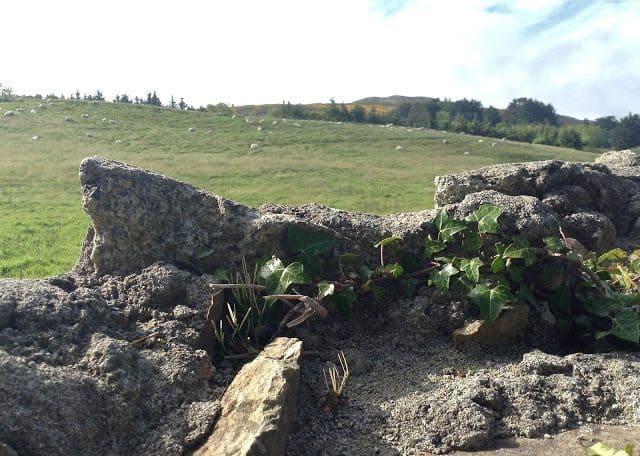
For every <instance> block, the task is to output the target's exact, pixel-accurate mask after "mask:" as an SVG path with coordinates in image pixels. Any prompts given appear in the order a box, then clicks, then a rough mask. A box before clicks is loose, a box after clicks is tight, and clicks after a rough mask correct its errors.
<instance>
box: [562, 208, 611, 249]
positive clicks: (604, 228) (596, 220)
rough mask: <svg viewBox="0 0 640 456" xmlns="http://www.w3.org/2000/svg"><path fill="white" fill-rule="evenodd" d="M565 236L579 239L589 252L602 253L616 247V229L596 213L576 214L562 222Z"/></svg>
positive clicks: (606, 219)
mask: <svg viewBox="0 0 640 456" xmlns="http://www.w3.org/2000/svg"><path fill="white" fill-rule="evenodd" d="M562 226H563V228H564V229H565V232H566V234H567V236H569V237H573V238H576V239H579V240H580V241H581V242H582V244H583V245H584V246H585V247H586V248H587V249H589V250H594V251H596V252H604V251H606V250H609V249H611V248H613V247H615V246H616V245H619V244H618V243H617V239H616V227H615V226H614V224H613V223H612V222H611V220H609V219H608V218H607V217H606V216H605V215H603V214H600V213H598V212H577V213H575V214H571V215H568V216H566V217H564V219H563V220H562Z"/></svg>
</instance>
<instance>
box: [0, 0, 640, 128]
mask: <svg viewBox="0 0 640 456" xmlns="http://www.w3.org/2000/svg"><path fill="white" fill-rule="evenodd" d="M574 3H575V2H574ZM574 3H571V2H568V1H559V0H542V1H541V0H516V1H506V0H503V1H499V0H495V1H490V0H478V1H473V0H460V1H455V2H453V1H448V2H443V1H436V0H414V1H407V0H373V1H369V0H350V1H348V2H345V1H342V0H325V1H323V2H301V1H299V0H273V1H271V2H266V1H261V0H234V1H229V2H222V1H216V2H209V1H206V0H183V1H182V2H179V3H168V2H166V3H165V2H153V1H149V0H144V1H124V0H111V1H110V2H108V3H103V4H98V3H95V2H87V1H80V0H60V1H58V2H49V1H36V0H21V1H20V2H17V1H16V2H7V5H3V16H5V17H10V18H15V20H8V21H4V22H3V24H2V33H3V35H4V36H11V37H12V39H11V41H10V44H9V43H8V44H7V45H5V46H3V49H2V51H1V52H2V54H1V58H2V73H0V82H1V83H3V84H6V85H9V86H12V87H14V89H15V90H16V91H17V92H24V93H36V92H39V93H43V94H44V93H49V92H56V93H60V92H62V93H65V94H69V93H71V92H73V91H75V90H76V88H77V89H79V90H80V91H81V92H86V93H90V92H94V91H95V90H96V89H100V90H102V91H103V92H104V93H105V94H107V95H108V96H114V95H115V94H116V93H123V92H126V93H128V94H129V95H131V96H133V95H143V94H144V93H145V92H146V91H148V90H156V91H157V92H158V95H159V96H160V97H161V99H163V101H166V100H168V99H169V97H170V95H174V96H175V97H184V98H185V99H186V101H188V102H190V103H192V104H194V105H196V106H197V105H198V104H206V103H215V102H218V101H225V102H229V103H235V104H245V103H266V102H272V103H279V102H281V101H282V100H290V101H291V102H293V103H297V102H303V103H305V102H314V101H317V102H326V101H327V100H328V99H329V98H331V97H335V98H336V99H337V100H338V101H351V100H354V99H357V98H361V97H364V96H372V95H392V94H407V95H427V96H439V97H449V98H454V99H455V98H461V97H468V98H469V97H473V98H476V99H480V100H481V101H482V102H483V103H484V104H485V105H489V104H493V105H495V106H499V107H504V106H506V104H508V102H509V101H510V100H511V99H512V98H515V97H519V96H529V97H534V98H538V99H540V100H542V101H545V102H550V103H552V104H554V106H556V109H557V111H559V112H561V113H566V114H571V115H575V116H578V117H584V116H588V117H597V116H600V115H606V114H616V115H624V114H626V113H627V112H629V111H636V112H637V111H638V110H639V109H638V105H639V104H640V103H639V102H640V91H639V90H638V83H637V82H634V81H638V80H640V78H639V76H640V60H639V59H640V54H639V53H638V52H637V49H638V46H639V45H640V28H639V27H637V24H638V23H639V21H640V8H637V6H636V3H635V0H628V1H616V2H602V1H600V2H595V1H590V0H583V1H581V2H578V3H579V5H578V6H576V5H575V4H574ZM18 18H20V19H21V20H18Z"/></svg>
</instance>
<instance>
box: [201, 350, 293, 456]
mask: <svg viewBox="0 0 640 456" xmlns="http://www.w3.org/2000/svg"><path fill="white" fill-rule="evenodd" d="M301 353H302V341H300V340H298V339H290V338H287V337H279V338H277V339H275V340H274V341H273V342H271V343H270V344H269V345H267V346H266V347H265V348H264V350H263V351H262V352H261V353H260V355H258V357H257V358H256V359H255V360H253V361H252V362H250V363H247V364H245V365H244V367H243V368H242V369H241V370H240V372H238V374H237V375H236V377H235V379H234V380H233V382H232V383H231V385H230V386H229V389H228V390H227V392H226V393H225V394H224V396H223V398H222V403H221V405H222V415H221V417H220V419H219V420H218V422H217V423H216V426H215V428H214V430H213V434H211V437H209V439H208V440H207V442H206V443H205V444H204V445H203V446H202V447H201V448H200V449H198V450H197V451H196V452H195V453H194V456H220V455H228V456H232V455H233V456H245V455H246V456H249V455H269V456H278V455H283V454H284V450H285V444H286V442H287V438H288V436H289V430H290V429H291V425H292V424H293V421H294V420H295V416H296V406H297V397H298V385H299V383H300V365H299V359H300V355H301Z"/></svg>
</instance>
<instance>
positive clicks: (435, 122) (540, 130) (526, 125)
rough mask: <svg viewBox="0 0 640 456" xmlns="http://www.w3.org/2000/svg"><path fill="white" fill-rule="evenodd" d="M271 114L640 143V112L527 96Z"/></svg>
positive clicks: (575, 142)
mask: <svg viewBox="0 0 640 456" xmlns="http://www.w3.org/2000/svg"><path fill="white" fill-rule="evenodd" d="M22 98H29V97H23V96H17V95H15V94H14V93H13V90H12V89H11V88H10V87H6V86H3V85H2V84H0V101H14V100H17V99H22ZM33 98H35V99H42V98H43V97H42V95H40V94H36V95H35V96H34V97H33ZM44 98H47V99H65V97H64V95H60V96H57V95H55V94H53V93H51V94H48V95H46V97H44ZM69 99H71V100H86V101H105V98H104V95H103V93H102V92H101V91H100V90H96V92H95V93H94V94H84V95H81V94H80V91H78V90H76V91H75V93H72V94H71V95H70V96H69ZM113 102H114V103H133V104H138V105H150V106H157V107H167V108H171V109H180V110H182V111H185V110H195V108H194V107H193V106H191V105H189V104H188V103H187V102H185V101H184V98H180V101H179V102H176V101H175V98H174V97H173V95H172V96H171V100H170V101H169V103H168V104H166V105H163V104H162V102H161V100H160V98H159V97H158V95H157V94H156V91H155V90H154V91H150V92H147V94H146V96H144V97H139V96H135V97H133V98H131V97H130V96H129V95H127V94H126V93H124V94H121V95H116V96H115V98H114V99H113ZM198 110H199V111H210V112H215V113H218V114H221V115H230V114H232V113H233V112H234V109H233V108H232V107H229V106H228V105H226V104H224V103H218V104H216V105H212V104H209V105H207V106H206V107H204V106H200V107H199V108H198ZM271 115H273V116H276V117H286V118H296V119H315V120H329V121H337V122H361V123H371V124H394V125H402V126H406V127H413V128H419V127H423V128H431V129H439V130H447V131H454V132H459V133H469V134H473V135H479V136H488V137H494V138H506V139H510V140H514V141H524V142H529V143H534V144H547V145H553V146H563V147H573V148H575V149H582V148H584V147H587V148H590V149H603V148H613V149H618V150H620V149H627V148H633V147H638V146H640V116H639V115H638V114H632V113H629V114H628V115H627V116H625V117H623V118H621V119H617V118H616V117H614V116H606V117H600V118H598V119H596V120H595V121H590V120H587V119H585V120H583V121H582V122H579V123H574V124H571V125H566V124H565V125H561V122H560V119H559V117H558V115H557V114H556V111H555V108H554V107H553V106H552V105H551V104H545V103H543V102H541V101H538V100H534V99H532V98H524V97H522V98H515V99H513V100H512V101H511V102H510V103H509V105H508V106H507V107H506V109H503V110H500V109H497V108H495V107H494V106H489V107H487V108H485V107H484V106H483V105H482V103H481V102H480V101H478V100H473V99H471V100H468V99H466V98H463V99H461V100H456V101H452V100H449V99H444V100H440V99H439V98H434V99H430V100H428V101H422V102H405V103H400V104H398V105H397V106H395V107H393V108H387V107H379V108H378V109H376V105H362V104H355V105H351V106H347V105H345V104H344V103H340V104H338V103H336V101H335V100H334V99H331V100H330V103H329V105H326V106H323V107H322V108H318V106H317V105H315V106H313V105H311V106H310V105H301V104H295V105H294V104H291V103H290V102H284V101H283V102H282V105H279V106H277V107H275V108H272V109H271Z"/></svg>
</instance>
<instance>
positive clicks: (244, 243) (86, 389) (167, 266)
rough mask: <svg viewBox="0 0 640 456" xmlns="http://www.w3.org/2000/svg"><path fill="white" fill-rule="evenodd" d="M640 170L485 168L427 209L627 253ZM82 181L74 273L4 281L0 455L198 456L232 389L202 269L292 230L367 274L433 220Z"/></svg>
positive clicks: (93, 176) (87, 171) (168, 183)
mask: <svg viewBox="0 0 640 456" xmlns="http://www.w3.org/2000/svg"><path fill="white" fill-rule="evenodd" d="M639 167H640V163H639V160H638V157H637V156H636V155H635V154H633V153H631V152H615V153H610V154H605V155H604V156H603V157H601V158H600V159H599V160H598V163H592V164H577V163H563V162H558V161H550V162H539V163H531V164H521V165H500V166H494V167H488V168H484V169H481V170H478V171H474V172H467V173H461V174H458V175H452V176H443V177H440V178H438V179H437V184H438V189H437V193H436V202H437V204H438V205H439V206H440V207H442V208H443V209H444V210H446V211H447V212H448V213H449V214H450V215H452V216H464V215H467V214H468V213H470V212H471V211H473V210H475V209H476V208H477V207H478V206H479V205H480V204H482V203H484V202H491V203H493V204H496V205H498V206H500V207H502V208H503V210H504V215H503V218H502V220H503V222H504V224H505V225H506V228H507V230H509V231H511V232H521V233H523V234H525V235H526V236H528V237H529V238H530V239H531V240H532V241H534V242H539V241H540V240H541V239H542V237H543V236H545V235H549V234H551V235H556V234H557V228H558V226H562V227H563V228H564V229H565V230H566V231H567V232H568V234H570V235H572V236H573V237H576V238H578V239H579V240H581V241H582V242H583V243H584V244H585V245H587V246H588V247H590V248H595V249H605V248H608V247H609V246H611V245H613V244H616V243H630V244H633V243H635V244H637V243H638V239H639V238H640V220H639V217H640V177H639V176H640V171H639ZM80 180H81V185H82V192H83V205H84V208H85V210H86V212H87V213H88V214H89V216H90V217H91V227H90V229H89V231H88V234H87V237H86V239H85V242H84V244H83V247H82V252H81V255H80V259H79V261H78V263H77V265H76V267H75V268H74V271H73V272H72V273H69V274H63V275H61V276H58V277H54V278H50V279H47V280H11V279H0V377H1V379H2V381H0V403H2V404H3V407H0V447H6V448H13V449H14V450H15V451H17V452H18V454H33V455H41V454H47V455H56V454H60V455H63V454H77V455H84V454H86V455H89V454H98V453H104V454H181V453H185V452H188V451H192V450H194V449H196V448H197V447H198V446H200V445H201V444H202V443H203V442H205V441H206V440H207V438H208V437H209V435H210V434H211V432H212V429H214V426H215V423H216V421H217V419H218V415H219V414H220V410H221V405H220V402H219V401H216V400H214V399H215V398H219V397H220V396H221V394H222V392H223V391H224V387H225V386H226V385H227V384H228V383H229V382H230V381H231V376H232V375H233V373H232V370H231V367H230V366H226V367H222V368H221V369H219V370H218V371H216V370H215V369H214V368H213V366H211V363H210V361H209V357H208V355H207V353H206V352H205V351H203V350H201V347H199V346H198V342H197V341H198V340H199V336H200V332H201V330H202V328H203V327H204V325H205V320H206V314H207V310H208V306H209V298H210V295H209V288H208V283H209V282H210V281H212V280H213V278H212V277H210V276H207V275H206V274H205V275H203V274H202V271H213V270H214V269H215V268H217V267H227V268H230V269H232V270H233V269H237V268H238V266H239V264H240V262H241V259H242V258H243V257H245V258H246V260H247V262H248V264H253V262H255V261H256V260H257V259H260V258H268V257H269V256H271V255H278V256H280V257H282V258H283V259H286V252H285V251H284V248H283V240H284V237H285V234H286V230H287V227H288V226H289V225H291V224H293V225H297V226H300V227H303V228H305V229H307V230H312V231H313V230H317V231H323V232H330V233H332V234H333V235H334V236H335V237H336V239H337V245H336V253H337V252H345V251H359V252H360V253H361V254H362V256H363V257H364V258H365V260H367V261H369V262H370V263H371V264H375V262H376V261H377V258H376V256H377V254H378V252H377V251H376V250H375V249H373V248H372V244H373V243H374V242H376V241H378V240H380V239H382V238H384V237H387V236H390V235H398V236H401V237H402V238H403V239H404V244H403V248H404V249H405V250H407V251H419V250H420V248H421V243H422V240H423V239H424V237H425V235H426V234H427V233H429V232H433V226H432V223H431V222H432V220H433V218H434V216H435V213H436V211H435V210H425V211H420V212H415V213H408V214H396V215H393V216H376V215H368V214H360V213H349V212H345V211H341V210H338V209H333V208H329V207H325V206H319V205H315V204H310V205H305V206H302V207H288V206H278V205H272V204H266V205H264V206H262V207H260V208H258V209H254V208H249V207H245V206H243V205H241V204H238V203H235V202H233V201H230V200H227V199H225V198H223V197H221V196H217V195H213V194H211V193H208V192H205V191H202V190H199V189H197V188H195V187H193V186H191V185H188V184H186V183H183V182H179V181H176V180H173V179H170V178H168V177H165V176H162V175H160V174H157V173H154V172H151V171H147V170H143V169H139V168H134V167H131V166H128V165H126V164H123V163H118V162H115V161H111V160H107V159H104V158H100V157H91V158H88V159H86V160H84V161H83V162H82V164H81V167H80ZM203 252H206V253H208V254H207V255H205V256H203V255H202V253H203ZM423 318H426V317H424V314H423ZM460 318H461V319H464V315H463V316H461V317H460ZM296 356H298V355H296ZM296 359H297V358H296ZM287 375H289V374H287ZM290 376H293V377H295V376H296V374H295V373H293V374H290ZM287 420H289V419H288V418H287ZM287 420H285V421H287ZM289 425H290V423H289V424H287V426H289ZM277 444H278V445H282V440H278V442H277ZM279 448H280V447H279ZM6 451H9V450H6Z"/></svg>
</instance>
